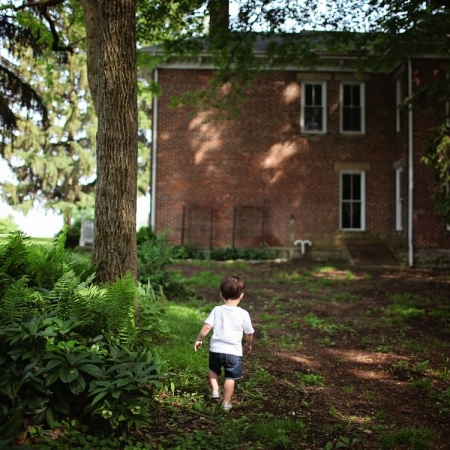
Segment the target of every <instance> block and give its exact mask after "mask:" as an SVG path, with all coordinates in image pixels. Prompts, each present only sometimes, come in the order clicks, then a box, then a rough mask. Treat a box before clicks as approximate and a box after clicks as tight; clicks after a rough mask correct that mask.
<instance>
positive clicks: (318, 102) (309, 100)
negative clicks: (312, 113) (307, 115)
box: [305, 84, 322, 106]
mask: <svg viewBox="0 0 450 450" xmlns="http://www.w3.org/2000/svg"><path fill="white" fill-rule="evenodd" d="M305 106H322V85H321V84H306V85H305Z"/></svg>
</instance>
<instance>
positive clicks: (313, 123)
mask: <svg viewBox="0 0 450 450" xmlns="http://www.w3.org/2000/svg"><path fill="white" fill-rule="evenodd" d="M301 99H302V105H301V107H302V110H301V117H300V128H301V131H302V132H303V133H325V132H326V128H327V125H326V123H327V117H326V104H327V90H326V83H325V82H310V81H308V82H303V83H302V97H301Z"/></svg>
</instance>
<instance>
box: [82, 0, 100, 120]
mask: <svg viewBox="0 0 450 450" xmlns="http://www.w3.org/2000/svg"><path fill="white" fill-rule="evenodd" d="M80 3H81V8H82V9H83V18H84V27H85V29H86V53H87V76H88V82H89V90H90V91H91V97H92V101H93V102H94V109H95V112H96V113H97V115H98V66H99V54H100V27H99V24H100V16H99V13H100V11H99V6H98V3H99V0H80Z"/></svg>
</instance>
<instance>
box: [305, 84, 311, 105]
mask: <svg viewBox="0 0 450 450" xmlns="http://www.w3.org/2000/svg"><path fill="white" fill-rule="evenodd" d="M312 88H313V86H312V84H306V85H305V105H312V104H313V89H312Z"/></svg>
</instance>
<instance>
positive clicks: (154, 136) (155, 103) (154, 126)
mask: <svg viewBox="0 0 450 450" xmlns="http://www.w3.org/2000/svg"><path fill="white" fill-rule="evenodd" d="M153 81H154V82H155V83H158V68H155V69H154V70H153ZM157 152H158V96H157V95H156V94H153V120H152V187H151V193H150V201H151V203H150V228H151V230H152V231H155V223H156V159H157V158H156V155H157Z"/></svg>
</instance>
